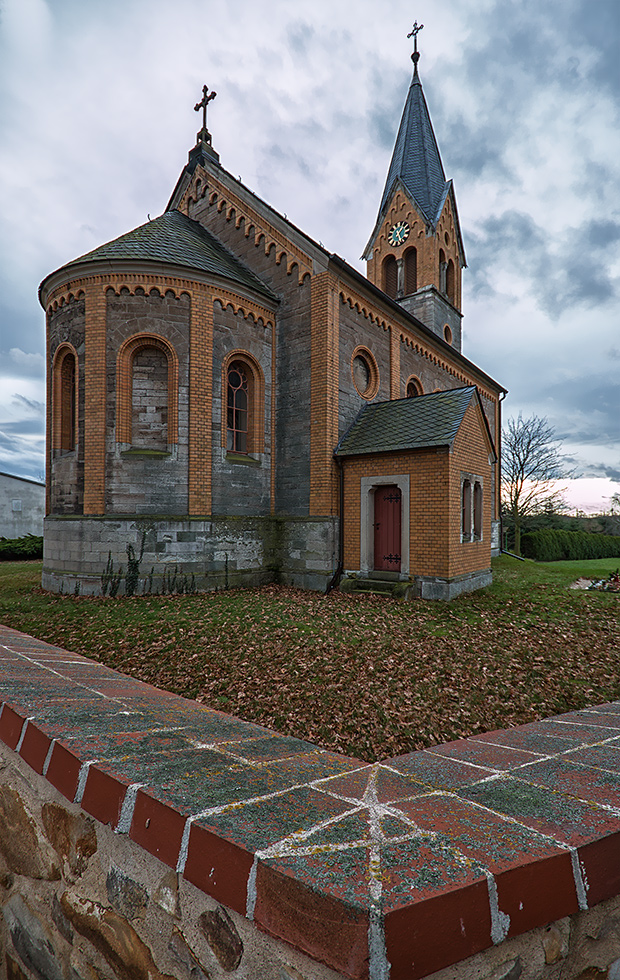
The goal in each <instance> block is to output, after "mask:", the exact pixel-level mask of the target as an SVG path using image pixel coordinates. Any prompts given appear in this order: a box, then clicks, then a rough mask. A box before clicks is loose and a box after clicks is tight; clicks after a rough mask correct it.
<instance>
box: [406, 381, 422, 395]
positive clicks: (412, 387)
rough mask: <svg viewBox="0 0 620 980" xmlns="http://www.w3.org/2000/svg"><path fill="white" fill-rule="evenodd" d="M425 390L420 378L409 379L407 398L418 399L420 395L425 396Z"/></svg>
mask: <svg viewBox="0 0 620 980" xmlns="http://www.w3.org/2000/svg"><path fill="white" fill-rule="evenodd" d="M423 394H424V389H423V388H422V382H421V381H420V379H419V378H409V380H408V382H407V398H417V396H418V395H423Z"/></svg>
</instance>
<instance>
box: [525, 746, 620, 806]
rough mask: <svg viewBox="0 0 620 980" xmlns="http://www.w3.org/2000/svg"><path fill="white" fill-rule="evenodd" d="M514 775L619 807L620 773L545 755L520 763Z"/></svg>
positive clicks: (568, 793)
mask: <svg viewBox="0 0 620 980" xmlns="http://www.w3.org/2000/svg"><path fill="white" fill-rule="evenodd" d="M518 776H519V778H520V779H524V780H527V782H528V783H535V784H536V785H538V786H546V787H548V788H549V789H552V790H554V791H557V792H559V793H564V794H565V795H567V796H576V797H577V798H578V799H580V800H585V801H592V802H594V803H599V804H602V805H607V806H612V807H616V808H620V775H614V774H613V773H610V772H605V771H603V770H602V769H593V768H590V767H588V766H584V765H580V764H579V763H577V762H570V761H569V760H568V759H566V758H562V759H549V760H548V761H546V762H537V763H534V764H532V765H529V766H523V767H522V768H521V769H520V770H519V772H518Z"/></svg>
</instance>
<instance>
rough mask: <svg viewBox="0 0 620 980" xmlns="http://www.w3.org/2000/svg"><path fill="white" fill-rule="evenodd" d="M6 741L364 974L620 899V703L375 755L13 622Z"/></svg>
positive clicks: (2, 699) (282, 934)
mask: <svg viewBox="0 0 620 980" xmlns="http://www.w3.org/2000/svg"><path fill="white" fill-rule="evenodd" d="M0 704H2V708H1V711H0V739H1V740H2V741H3V742H4V743H5V744H6V745H7V746H8V747H9V748H10V749H13V750H14V751H15V752H17V753H19V755H20V756H21V757H22V758H23V760H24V761H25V762H26V763H27V764H28V765H29V766H31V767H32V768H33V769H34V770H36V772H38V773H41V774H42V775H43V776H44V777H45V778H46V779H47V780H48V781H49V782H50V783H51V784H52V785H53V786H55V787H56V789H57V790H59V791H60V793H62V794H63V795H64V796H65V797H66V798H67V799H68V800H72V801H74V802H75V803H77V804H79V805H80V806H81V807H82V808H83V809H84V810H85V811H86V812H87V813H89V814H91V815H92V816H93V817H95V818H96V819H97V820H100V821H102V822H103V823H107V824H110V825H111V826H112V827H113V828H114V829H115V830H116V831H117V832H119V833H126V834H129V837H130V838H131V839H132V840H134V841H135V842H136V843H137V844H139V845H140V846H141V847H143V848H145V849H146V850H147V851H149V852H150V853H151V854H154V855H156V856H157V857H158V858H160V860H161V861H163V862H164V863H165V864H167V865H169V866H170V867H171V868H175V869H177V871H178V872H180V873H182V874H183V875H184V876H185V877H186V878H187V879H188V880H189V881H191V882H192V883H193V884H194V885H196V886H198V887H199V888H201V889H202V890H203V891H205V892H206V893H208V894H209V895H211V896H213V898H214V899H216V900H217V901H219V902H222V903H223V904H224V905H227V906H229V907H230V908H232V909H235V910H236V911H237V912H239V913H241V914H243V915H246V916H247V917H248V918H249V919H251V920H253V921H254V923H255V925H256V926H257V928H258V929H261V930H263V931H264V932H266V933H269V934H270V935H272V936H276V937H278V938H280V939H283V940H285V941H286V942H288V943H290V944H291V945H292V946H294V947H296V948H298V949H300V950H303V951H304V952H305V953H307V954H309V955H310V956H311V957H314V958H315V959H316V960H318V961H320V962H323V963H326V964H328V965H329V966H330V967H332V968H333V969H335V970H337V971H339V972H340V973H342V974H344V975H345V976H347V977H351V978H355V980H357V978H366V977H370V978H371V980H387V978H388V977H390V978H391V980H400V978H403V980H404V978H408V980H409V978H418V977H424V976H426V975H427V974H430V973H433V972H434V971H435V970H439V969H441V968H443V967H446V966H449V965H451V964H453V963H456V962H458V961H459V960H461V959H464V958H465V957H468V956H471V955H472V954H474V953H476V952H479V951H481V950H483V949H486V948H488V947H489V946H491V945H493V944H494V943H499V942H501V941H502V940H503V939H505V938H507V937H510V936H516V935H519V934H520V933H524V932H526V931H528V930H530V929H532V928H534V927H536V926H540V925H543V924H545V923H547V922H550V921H552V920H555V919H560V918H562V917H564V916H567V915H570V914H572V913H573V912H577V911H578V910H579V909H585V908H588V907H591V906H592V905H595V904H596V903H597V902H601V901H603V900H604V899H608V898H611V897H613V896H616V895H618V894H619V893H620V703H618V702H616V703H614V704H607V705H601V706H599V707H596V708H590V709H587V710H584V711H574V712H571V713H569V714H565V715H561V716H559V717H557V718H552V719H549V720H547V721H541V722H537V723H534V724H530V725H523V726H522V727H520V728H515V729H510V730H505V731H499V732H491V733H486V734H484V735H479V736H475V737H474V738H469V739H463V740H462V741H458V742H451V743H449V744H447V745H441V746H437V747H435V748H433V749H429V750H426V751H423V752H413V753H411V754H410V755H404V756H400V757H399V758H394V759H386V760H384V761H383V762H380V763H377V764H375V765H368V764H366V763H363V762H360V761H359V760H356V759H349V758H345V757H344V756H340V755H336V754H334V753H332V752H326V751H324V750H322V749H319V748H317V747H316V746H314V745H311V744H310V743H309V742H304V741H302V740H300V739H295V738H286V737H284V736H281V735H277V734H275V733H274V732H271V731H268V730H267V729H265V728H260V727H258V726H257V725H252V724H249V723H246V722H243V721H240V720H239V719H236V718H232V717H230V716H228V715H225V714H222V713H221V712H218V711H213V710H211V709H208V708H205V707H202V706H201V705H198V704H196V703H195V702H192V701H186V700H184V699H183V698H180V697H177V696H175V695H173V694H168V693H166V692H163V691H159V690H157V689H156V688H153V687H150V686H149V685H147V684H143V683H142V682H140V681H137V680H134V679H133V678H131V677H127V676H125V675H123V674H119V673H117V672H116V671H114V670H110V669H108V668H107V667H104V666H102V665H101V664H98V663H94V662H93V661H90V660H87V659H86V658H84V657H80V656H77V655H76V654H73V653H68V652H67V651H66V650H62V649H60V648H59V647H54V646H50V645H49V644H47V643H43V642H40V641H38V640H35V639H33V638H32V637H30V636H26V635H24V634H22V633H18V632H16V631H15V630H11V629H8V628H6V627H0Z"/></svg>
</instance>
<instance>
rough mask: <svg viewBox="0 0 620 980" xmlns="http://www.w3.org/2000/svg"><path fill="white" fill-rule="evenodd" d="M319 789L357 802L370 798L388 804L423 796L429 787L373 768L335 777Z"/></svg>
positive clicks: (381, 768)
mask: <svg viewBox="0 0 620 980" xmlns="http://www.w3.org/2000/svg"><path fill="white" fill-rule="evenodd" d="M320 788H321V789H322V790H324V791H325V792H326V793H334V794H335V795H336V796H344V797H345V798H347V799H351V800H361V799H362V798H363V797H364V796H370V798H371V799H373V800H374V799H376V800H377V802H379V803H388V802H389V801H392V800H400V799H403V798H404V797H408V796H416V795H417V794H419V793H426V792H428V790H429V785H428V784H426V783H421V782H419V781H418V780H416V779H412V778H409V777H408V776H406V775H402V774H401V773H399V772H394V771H393V770H392V769H390V768H388V767H387V766H381V765H374V766H366V767H364V768H363V769H357V770H354V771H353V772H350V773H346V774H345V775H344V776H336V777H335V778H333V779H330V780H328V781H325V782H323V783H321V784H320Z"/></svg>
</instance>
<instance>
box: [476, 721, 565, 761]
mask: <svg viewBox="0 0 620 980" xmlns="http://www.w3.org/2000/svg"><path fill="white" fill-rule="evenodd" d="M468 741H469V742H485V743H490V744H492V745H503V746H505V747H506V748H509V749H524V750H525V751H527V752H533V753H535V754H536V755H543V756H544V755H555V754H556V753H558V752H563V751H564V750H565V749H570V748H572V747H573V745H574V742H573V740H572V739H570V738H566V737H562V734H561V732H558V734H557V735H550V734H548V733H547V732H542V731H541V730H540V725H539V723H538V722H532V724H530V725H520V726H519V728H504V729H502V730H501V731H497V732H485V733H484V734H483V735H472V736H471V737H470V738H469V739H468Z"/></svg>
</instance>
